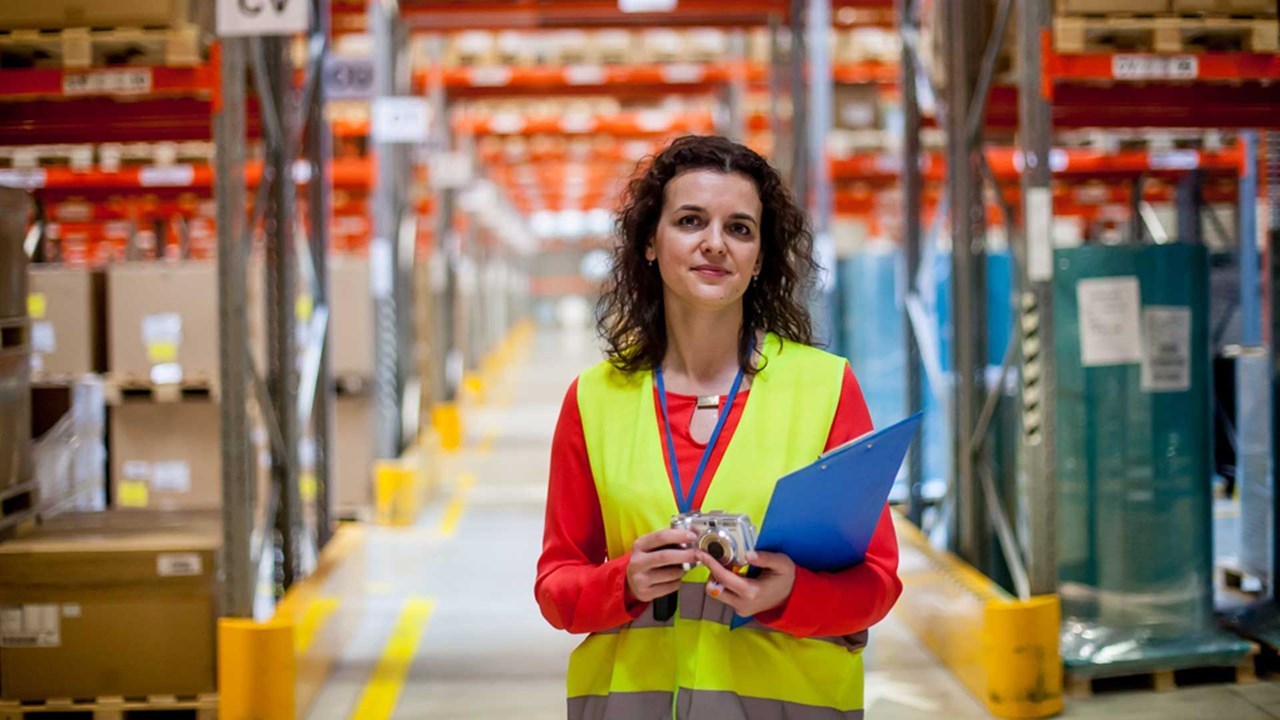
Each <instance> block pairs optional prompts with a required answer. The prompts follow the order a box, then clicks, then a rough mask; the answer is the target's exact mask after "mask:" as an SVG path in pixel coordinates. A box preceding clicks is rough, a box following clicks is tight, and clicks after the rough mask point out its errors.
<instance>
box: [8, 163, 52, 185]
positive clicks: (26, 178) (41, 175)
mask: <svg viewBox="0 0 1280 720" xmlns="http://www.w3.org/2000/svg"><path fill="white" fill-rule="evenodd" d="M47 180H48V173H47V172H45V169H44V168H32V169H31V170H13V169H5V170H0V186H4V187H11V188H17V189H19V190H35V189H37V188H42V187H44V186H45V182H46V181H47Z"/></svg>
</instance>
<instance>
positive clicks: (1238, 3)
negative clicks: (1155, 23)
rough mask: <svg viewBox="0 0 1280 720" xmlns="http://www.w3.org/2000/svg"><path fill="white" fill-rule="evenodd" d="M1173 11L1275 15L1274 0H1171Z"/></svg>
mask: <svg viewBox="0 0 1280 720" xmlns="http://www.w3.org/2000/svg"><path fill="white" fill-rule="evenodd" d="M1173 12H1175V13H1205V14H1208V15H1236V16H1248V17H1275V16H1276V2H1275V0H1173Z"/></svg>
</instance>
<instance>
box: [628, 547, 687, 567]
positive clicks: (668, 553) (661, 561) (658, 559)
mask: <svg viewBox="0 0 1280 720" xmlns="http://www.w3.org/2000/svg"><path fill="white" fill-rule="evenodd" d="M697 561H698V551H697V550H693V549H688V550H658V551H656V552H651V553H645V555H644V558H643V559H642V562H644V563H646V564H648V565H649V567H666V566H668V565H684V564H689V565H692V564H694V563H696V562H697Z"/></svg>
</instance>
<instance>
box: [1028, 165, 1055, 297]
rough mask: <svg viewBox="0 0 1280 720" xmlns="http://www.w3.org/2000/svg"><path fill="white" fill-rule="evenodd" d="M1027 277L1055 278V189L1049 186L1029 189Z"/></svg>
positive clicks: (1038, 280) (1032, 278) (1047, 279)
mask: <svg viewBox="0 0 1280 720" xmlns="http://www.w3.org/2000/svg"><path fill="white" fill-rule="evenodd" d="M1027 277H1028V278H1030V279H1031V281H1032V282H1048V281H1049V280H1052V279H1053V190H1051V189H1050V188H1047V187H1033V188H1028V189H1027Z"/></svg>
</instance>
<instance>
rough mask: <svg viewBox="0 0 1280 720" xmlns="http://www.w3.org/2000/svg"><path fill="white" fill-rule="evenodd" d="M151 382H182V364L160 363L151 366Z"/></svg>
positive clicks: (167, 383)
mask: <svg viewBox="0 0 1280 720" xmlns="http://www.w3.org/2000/svg"><path fill="white" fill-rule="evenodd" d="M151 382H153V383H155V384H156V385H177V384H179V383H181V382H182V366H181V365H179V364H178V363H160V364H159V365H153V366H151Z"/></svg>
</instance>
